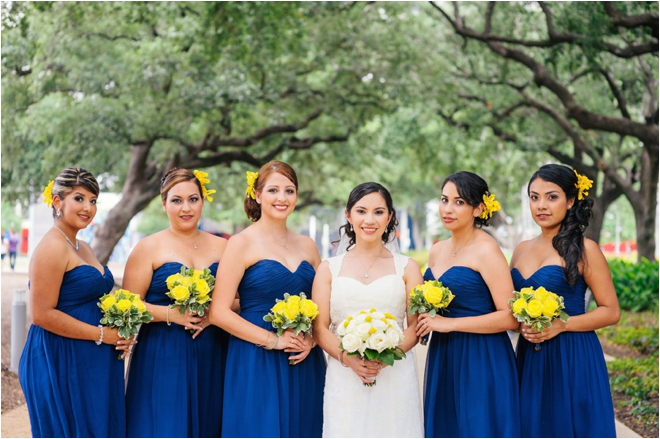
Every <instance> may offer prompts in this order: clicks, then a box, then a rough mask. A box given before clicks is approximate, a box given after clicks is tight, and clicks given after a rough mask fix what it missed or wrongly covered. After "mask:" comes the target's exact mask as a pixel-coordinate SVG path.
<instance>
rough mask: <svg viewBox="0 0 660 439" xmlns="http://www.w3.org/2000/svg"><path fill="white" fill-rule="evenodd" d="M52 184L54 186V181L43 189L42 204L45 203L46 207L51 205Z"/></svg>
mask: <svg viewBox="0 0 660 439" xmlns="http://www.w3.org/2000/svg"><path fill="white" fill-rule="evenodd" d="M53 184H55V180H51V181H50V182H49V183H48V186H46V188H45V189H44V203H46V204H47V205H48V207H51V206H52V205H53Z"/></svg>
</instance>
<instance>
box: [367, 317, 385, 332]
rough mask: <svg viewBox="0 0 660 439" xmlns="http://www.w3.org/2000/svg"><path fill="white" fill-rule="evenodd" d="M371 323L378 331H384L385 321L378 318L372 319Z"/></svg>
mask: <svg viewBox="0 0 660 439" xmlns="http://www.w3.org/2000/svg"><path fill="white" fill-rule="evenodd" d="M371 324H372V325H373V326H374V328H376V330H377V331H380V332H384V331H385V330H386V329H387V323H385V322H384V321H382V320H380V319H378V320H374V321H372V322H371Z"/></svg>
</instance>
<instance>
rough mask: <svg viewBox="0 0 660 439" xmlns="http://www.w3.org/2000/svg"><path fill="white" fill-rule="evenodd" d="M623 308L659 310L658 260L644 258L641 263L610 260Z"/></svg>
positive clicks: (630, 309) (620, 304) (629, 309)
mask: <svg viewBox="0 0 660 439" xmlns="http://www.w3.org/2000/svg"><path fill="white" fill-rule="evenodd" d="M608 264H609V266H610V271H611V273H612V280H613V281H614V289H615V290H616V294H617V297H618V298H619V306H620V307H621V309H625V310H628V311H645V310H651V311H653V310H655V311H656V312H657V310H658V261H657V260H656V261H649V260H648V259H646V258H642V261H641V262H640V263H633V262H628V261H625V260H622V259H610V260H608Z"/></svg>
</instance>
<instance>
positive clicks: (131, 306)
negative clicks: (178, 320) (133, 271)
mask: <svg viewBox="0 0 660 439" xmlns="http://www.w3.org/2000/svg"><path fill="white" fill-rule="evenodd" d="M97 305H98V307H99V308H101V312H102V313H103V318H101V321H100V323H101V324H102V325H104V326H107V327H109V328H119V336H120V337H121V338H123V339H125V340H128V339H129V338H131V336H132V335H137V333H138V327H139V326H140V325H141V324H142V323H149V322H150V321H152V320H153V317H152V315H151V313H150V312H149V311H147V307H146V306H145V305H144V302H142V299H140V296H138V295H137V294H133V293H131V292H130V291H128V290H117V291H115V292H114V293H110V294H105V295H104V296H102V297H101V298H100V299H99V303H98V304H97ZM120 358H121V355H120Z"/></svg>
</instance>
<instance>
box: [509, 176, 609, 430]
mask: <svg viewBox="0 0 660 439" xmlns="http://www.w3.org/2000/svg"><path fill="white" fill-rule="evenodd" d="M591 183H592V182H591V180H589V179H587V178H586V177H584V176H581V175H578V174H577V172H575V171H573V170H572V169H570V168H568V167H566V166H562V165H554V164H552V165H545V166H543V167H541V168H540V169H539V170H538V171H536V172H535V173H534V175H532V178H531V179H530V181H529V184H528V186H527V193H528V194H529V208H530V211H531V213H532V217H533V218H534V221H535V222H536V223H537V224H538V225H539V226H540V227H541V234H540V235H539V236H537V237H536V238H534V239H532V240H530V241H525V242H522V243H520V244H519V245H518V247H516V249H515V251H514V252H513V256H512V258H511V267H512V270H511V274H512V276H513V282H514V285H515V287H516V289H518V290H520V289H522V288H525V287H533V288H538V287H540V286H543V287H545V288H546V289H547V290H548V291H552V292H553V293H555V294H558V295H560V296H563V298H564V305H565V307H566V308H565V311H566V313H567V314H568V315H569V316H570V317H569V319H568V322H566V323H564V322H562V321H561V320H559V319H557V320H554V321H553V322H552V326H550V327H549V328H545V329H544V330H543V331H542V332H538V331H536V330H533V329H531V328H530V327H529V326H526V325H521V334H522V337H520V339H519V341H518V347H517V362H518V374H519V376H520V395H521V399H522V401H523V402H525V403H526V404H525V407H526V408H525V416H523V417H522V435H523V436H524V437H615V436H616V430H615V425H614V409H613V406H612V394H611V393H610V386H609V379H608V375H607V368H606V367H605V360H604V358H603V350H602V348H601V346H600V343H599V342H598V337H597V336H596V333H595V332H594V330H595V329H598V328H604V327H606V326H609V325H613V324H615V323H617V322H618V321H619V317H620V311H619V302H618V300H617V296H616V292H615V290H614V285H613V283H612V276H611V274H610V270H609V267H608V265H607V261H606V260H605V257H604V256H603V254H602V253H601V251H600V248H599V247H598V244H597V243H595V242H594V241H592V240H590V239H586V238H585V237H584V231H585V229H586V228H587V227H588V225H589V219H590V218H591V206H592V205H593V200H592V199H591V198H588V197H587V195H588V193H587V190H588V189H589V188H590V187H591ZM587 288H589V289H591V292H592V293H593V297H594V299H595V301H596V305H597V306H596V308H595V309H594V310H592V311H589V312H585V291H586V289H587ZM537 343H540V350H538V351H537V350H535V349H534V347H535V345H536V344H537Z"/></svg>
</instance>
